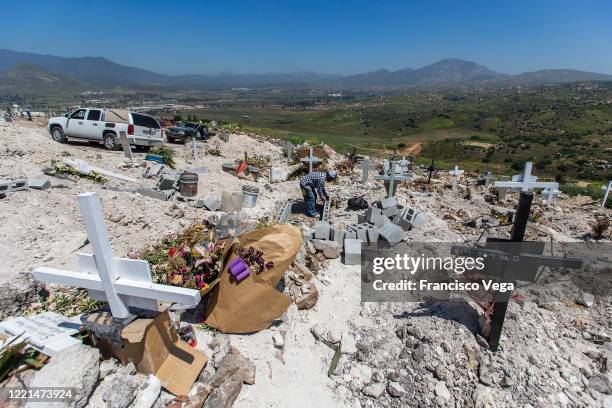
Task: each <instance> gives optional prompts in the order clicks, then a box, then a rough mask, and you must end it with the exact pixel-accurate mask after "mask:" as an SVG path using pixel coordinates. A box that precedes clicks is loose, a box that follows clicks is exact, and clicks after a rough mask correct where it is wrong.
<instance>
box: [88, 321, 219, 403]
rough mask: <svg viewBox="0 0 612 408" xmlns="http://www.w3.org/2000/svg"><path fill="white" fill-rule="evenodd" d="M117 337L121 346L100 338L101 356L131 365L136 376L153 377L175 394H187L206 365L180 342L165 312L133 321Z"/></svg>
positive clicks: (205, 359) (201, 356) (202, 357)
mask: <svg viewBox="0 0 612 408" xmlns="http://www.w3.org/2000/svg"><path fill="white" fill-rule="evenodd" d="M121 337H122V338H123V345H121V346H119V345H115V344H111V342H110V341H108V340H105V339H101V340H100V348H101V349H102V351H103V354H105V355H113V356H115V357H116V358H117V359H119V360H120V361H121V362H122V363H123V364H127V363H129V362H132V363H134V365H135V366H136V370H137V371H138V372H139V373H141V374H153V375H155V376H156V377H157V378H159V380H160V381H161V383H162V385H163V387H164V388H165V389H167V390H168V391H170V392H171V393H173V394H175V395H187V393H188V392H189V389H190V388H191V386H192V385H193V383H194V382H195V381H196V379H197V378H198V375H199V374H200V372H201V371H202V369H203V368H204V366H205V365H206V363H207V362H208V357H207V356H206V354H204V353H203V352H202V351H200V350H196V349H194V348H192V347H191V346H190V345H188V344H187V343H185V342H183V341H182V340H181V339H180V337H179V335H178V333H177V332H176V329H175V328H174V326H173V325H172V322H171V321H170V316H169V315H168V312H167V311H166V312H161V313H160V314H159V315H158V316H157V317H155V318H154V319H137V320H135V321H133V322H132V323H130V324H129V325H127V326H126V327H125V328H123V330H122V331H121Z"/></svg>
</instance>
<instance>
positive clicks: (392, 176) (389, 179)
mask: <svg viewBox="0 0 612 408" xmlns="http://www.w3.org/2000/svg"><path fill="white" fill-rule="evenodd" d="M396 164H397V163H396V162H395V160H392V161H391V169H390V171H389V175H387V174H384V175H382V176H374V178H375V179H376V180H382V181H383V183H385V184H386V183H389V190H388V191H387V197H393V196H394V195H395V194H394V193H395V191H394V187H395V182H396V181H405V180H407V179H408V175H406V174H396V173H395V165H396Z"/></svg>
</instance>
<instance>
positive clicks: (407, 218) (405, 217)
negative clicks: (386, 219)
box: [393, 208, 425, 231]
mask: <svg viewBox="0 0 612 408" xmlns="http://www.w3.org/2000/svg"><path fill="white" fill-rule="evenodd" d="M424 222H425V217H424V216H423V215H422V214H420V213H417V212H416V210H414V209H412V208H406V209H405V210H404V212H402V214H398V215H396V216H395V217H394V218H393V223H394V224H397V225H398V226H400V227H401V228H402V229H403V230H404V231H408V230H409V229H410V228H412V227H416V226H420V225H423V223H424Z"/></svg>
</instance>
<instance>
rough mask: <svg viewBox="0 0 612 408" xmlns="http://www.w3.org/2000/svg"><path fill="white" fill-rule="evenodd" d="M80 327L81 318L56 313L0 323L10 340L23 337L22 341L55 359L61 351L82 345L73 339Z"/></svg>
mask: <svg viewBox="0 0 612 408" xmlns="http://www.w3.org/2000/svg"><path fill="white" fill-rule="evenodd" d="M80 326H81V320H80V316H75V317H72V318H68V317H65V316H62V315H59V314H57V313H54V312H44V313H41V314H38V315H35V316H29V317H25V316H19V317H16V318H14V319H10V320H6V321H3V322H0V332H2V333H4V334H5V335H6V336H8V337H9V340H11V339H13V338H15V337H17V336H22V337H21V340H27V341H28V343H29V345H30V346H31V347H33V348H34V349H36V350H38V351H40V352H41V353H43V354H46V355H48V356H51V357H53V356H55V355H56V354H58V353H59V352H60V351H62V350H64V349H67V348H69V347H72V346H74V345H76V344H80V343H81V341H80V340H78V339H75V338H74V337H71V336H72V335H73V334H77V333H78V332H79V327H80Z"/></svg>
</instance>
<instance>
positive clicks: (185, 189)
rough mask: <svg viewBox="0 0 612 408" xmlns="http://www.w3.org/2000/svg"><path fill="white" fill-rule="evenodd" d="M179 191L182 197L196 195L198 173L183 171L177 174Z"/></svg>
mask: <svg viewBox="0 0 612 408" xmlns="http://www.w3.org/2000/svg"><path fill="white" fill-rule="evenodd" d="M179 193H181V195H182V196H183V197H195V196H196V195H198V175H197V174H196V173H191V172H189V171H185V172H183V173H181V175H180V176H179Z"/></svg>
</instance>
